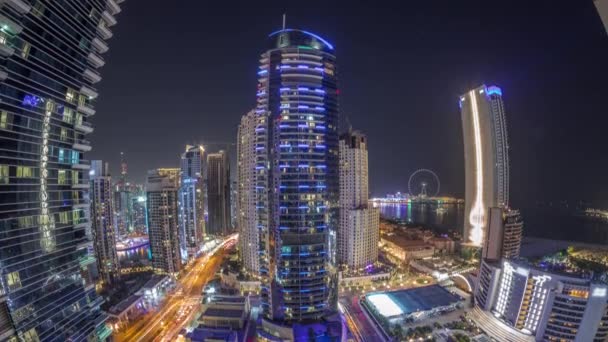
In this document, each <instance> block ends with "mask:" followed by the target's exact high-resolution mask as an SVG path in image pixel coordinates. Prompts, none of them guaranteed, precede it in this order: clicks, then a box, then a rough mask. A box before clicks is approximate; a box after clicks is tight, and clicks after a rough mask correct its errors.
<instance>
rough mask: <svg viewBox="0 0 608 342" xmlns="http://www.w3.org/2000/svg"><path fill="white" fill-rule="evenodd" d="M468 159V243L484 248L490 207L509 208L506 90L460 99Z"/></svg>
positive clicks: (485, 89) (490, 90)
mask: <svg viewBox="0 0 608 342" xmlns="http://www.w3.org/2000/svg"><path fill="white" fill-rule="evenodd" d="M460 109H461V114H462V130H463V136H464V159H465V186H466V192H465V225H464V227H465V235H464V236H465V239H466V241H467V242H469V243H471V244H472V245H475V246H481V244H482V242H483V241H484V238H485V233H484V230H485V227H487V216H488V215H487V213H488V209H489V208H490V207H508V205H509V144H508V140H507V122H506V118H505V110H504V106H503V101H502V90H501V89H500V88H498V87H496V86H490V87H486V86H485V85H483V86H481V87H479V88H476V89H473V90H471V91H469V92H468V93H466V94H464V95H462V96H461V97H460Z"/></svg>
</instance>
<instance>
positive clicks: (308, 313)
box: [255, 29, 339, 322]
mask: <svg viewBox="0 0 608 342" xmlns="http://www.w3.org/2000/svg"><path fill="white" fill-rule="evenodd" d="M269 42H270V46H269V49H268V51H266V52H264V53H263V54H262V56H261V59H260V68H259V71H258V75H259V80H258V89H257V107H256V117H257V124H256V130H255V131H256V138H255V139H256V173H255V174H256V196H257V201H256V202H257V208H256V210H257V222H258V229H259V231H260V248H261V253H260V255H261V256H260V271H261V275H262V276H263V278H264V279H265V280H264V284H263V288H262V301H263V309H264V315H265V317H266V318H267V319H271V320H275V321H283V322H303V321H308V320H318V319H320V318H321V317H322V316H323V315H324V314H325V313H326V312H327V311H328V310H332V309H334V308H335V305H336V299H337V293H336V291H337V283H336V281H335V276H334V275H335V271H334V270H335V268H334V264H335V246H336V240H335V238H336V227H337V222H338V215H339V211H338V127H337V126H338V93H339V91H338V88H337V73H336V58H335V56H334V48H333V46H332V45H331V44H330V43H328V42H327V41H326V40H325V39H323V38H321V37H319V36H317V35H315V34H313V33H310V32H307V31H303V30H295V29H283V30H281V31H277V32H274V33H272V34H270V36H269Z"/></svg>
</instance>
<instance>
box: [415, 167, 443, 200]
mask: <svg viewBox="0 0 608 342" xmlns="http://www.w3.org/2000/svg"><path fill="white" fill-rule="evenodd" d="M407 188H408V190H409V192H410V195H411V196H418V197H429V196H430V197H436V196H437V195H439V189H440V188H441V182H440V181H439V176H437V174H436V173H435V172H434V171H433V170H429V169H418V170H416V171H414V173H412V175H411V176H410V179H409V180H408V181H407Z"/></svg>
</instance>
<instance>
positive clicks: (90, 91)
mask: <svg viewBox="0 0 608 342" xmlns="http://www.w3.org/2000/svg"><path fill="white" fill-rule="evenodd" d="M80 93H81V94H84V95H86V96H88V97H89V99H94V98H96V97H97V92H96V91H95V90H93V89H91V88H89V87H87V86H82V87H80Z"/></svg>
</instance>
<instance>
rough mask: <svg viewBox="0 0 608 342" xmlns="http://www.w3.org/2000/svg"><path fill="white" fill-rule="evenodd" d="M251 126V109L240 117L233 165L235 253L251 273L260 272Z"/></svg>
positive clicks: (253, 139) (254, 118)
mask: <svg viewBox="0 0 608 342" xmlns="http://www.w3.org/2000/svg"><path fill="white" fill-rule="evenodd" d="M255 125H256V115H255V112H254V111H251V112H249V113H247V114H246V115H244V116H243V117H242V118H241V124H240V125H239V131H238V136H237V145H236V149H237V151H236V154H237V159H236V168H237V171H236V172H237V186H236V190H237V200H236V207H237V209H236V211H237V224H236V226H237V228H238V232H239V255H240V258H241V260H242V262H243V266H244V267H245V269H246V270H247V271H248V272H250V273H253V274H259V272H260V254H259V250H260V233H259V230H258V226H257V219H256V208H255V207H256V188H255V173H256V169H255V157H256V149H255Z"/></svg>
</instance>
